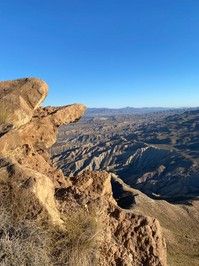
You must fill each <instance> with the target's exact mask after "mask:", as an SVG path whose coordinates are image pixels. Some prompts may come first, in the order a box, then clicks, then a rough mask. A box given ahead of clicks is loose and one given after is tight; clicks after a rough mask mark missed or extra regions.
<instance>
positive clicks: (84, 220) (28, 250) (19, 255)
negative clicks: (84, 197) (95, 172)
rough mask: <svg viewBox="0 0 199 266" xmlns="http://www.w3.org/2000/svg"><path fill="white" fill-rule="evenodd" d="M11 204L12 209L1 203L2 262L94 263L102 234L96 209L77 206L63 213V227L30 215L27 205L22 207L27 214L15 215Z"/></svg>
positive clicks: (50, 265)
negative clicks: (76, 208) (84, 208)
mask: <svg viewBox="0 0 199 266" xmlns="http://www.w3.org/2000/svg"><path fill="white" fill-rule="evenodd" d="M1 196H2V195H1ZM4 203H5V202H4ZM10 203H11V202H10ZM28 204H30V202H28ZM11 206H12V207H13V208H16V204H14V205H11ZM30 206H31V205H30ZM12 207H11V208H9V212H8V211H7V210H5V208H4V207H3V206H1V207H0V265H3V266H8V265H9V266H15V265H20V266H27V265H28V266H29V265H30V266H40V265H41V266H45V265H48V266H53V265H69V266H79V265H81V266H89V265H95V262H96V260H97V255H98V249H99V244H100V241H101V235H102V226H101V223H100V218H99V214H98V213H97V212H95V211H91V212H88V211H86V210H83V209H81V208H79V209H78V210H76V211H75V210H74V212H72V213H68V214H67V215H64V217H63V220H64V225H63V228H60V227H59V228H58V227H54V226H53V225H52V224H51V223H50V222H48V223H45V224H44V223H43V222H41V220H39V219H30V215H28V212H31V210H30V209H29V210H28V209H26V208H25V209H24V208H21V211H22V210H24V211H25V212H26V215H25V213H23V214H22V213H21V212H20V216H17V219H14V217H13V214H14V213H16V210H12ZM19 208H20V206H19ZM19 208H17V210H19Z"/></svg>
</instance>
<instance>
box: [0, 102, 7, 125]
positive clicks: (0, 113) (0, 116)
mask: <svg viewBox="0 0 199 266" xmlns="http://www.w3.org/2000/svg"><path fill="white" fill-rule="evenodd" d="M7 119H8V111H7V110H6V108H4V106H1V108H0V125H3V124H6V122H7Z"/></svg>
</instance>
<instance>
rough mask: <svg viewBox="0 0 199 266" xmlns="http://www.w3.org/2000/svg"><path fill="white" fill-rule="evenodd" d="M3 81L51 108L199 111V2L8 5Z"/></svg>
mask: <svg viewBox="0 0 199 266" xmlns="http://www.w3.org/2000/svg"><path fill="white" fill-rule="evenodd" d="M0 34H1V35H0V36H1V39H0V67H1V68H0V80H6V79H14V78H19V77H26V76H34V77H40V78H42V79H44V80H45V81H46V82H47V83H48V84H49V96H48V98H47V100H46V101H45V104H46V105H64V104H68V103H73V102H82V103H84V104H86V105H88V106H90V107H124V106H134V107H143V106H173V107H180V106H199V1H198V0H98V1H95V0H70V1H69V0H57V1H55V0H53V1H52V0H42V1H41V0H24V1H22V0H12V1H11V0H6V1H5V0H1V1H0Z"/></svg>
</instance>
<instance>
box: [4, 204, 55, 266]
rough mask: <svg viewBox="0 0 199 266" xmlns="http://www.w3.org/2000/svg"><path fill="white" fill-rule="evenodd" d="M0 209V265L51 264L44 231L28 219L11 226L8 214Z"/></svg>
mask: <svg viewBox="0 0 199 266" xmlns="http://www.w3.org/2000/svg"><path fill="white" fill-rule="evenodd" d="M0 211H1V214H0V265H3V266H8V265H9V266H15V265H20V266H28V265H31V266H40V265H41V266H42V265H44V266H45V265H46V266H47V265H49V266H51V265H52V263H51V261H50V256H49V239H48V235H47V234H46V232H45V231H43V230H42V229H41V228H40V227H38V226H37V225H36V224H35V223H34V222H30V221H28V220H25V221H21V223H18V224H15V226H13V225H12V222H11V220H10V216H9V214H8V213H6V212H5V210H3V209H1V210H0Z"/></svg>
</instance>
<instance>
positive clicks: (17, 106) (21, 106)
mask: <svg viewBox="0 0 199 266" xmlns="http://www.w3.org/2000/svg"><path fill="white" fill-rule="evenodd" d="M47 90H48V86H47V84H46V83H45V82H44V81H42V80H39V79H35V78H26V79H18V80H15V81H4V82H0V117H1V118H0V124H12V125H13V126H14V127H20V126H22V125H24V124H26V123H28V122H29V121H30V120H31V118H32V115H33V112H34V110H35V109H36V108H38V107H39V105H40V104H41V102H42V101H43V100H44V99H45V97H46V95H47Z"/></svg>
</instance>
